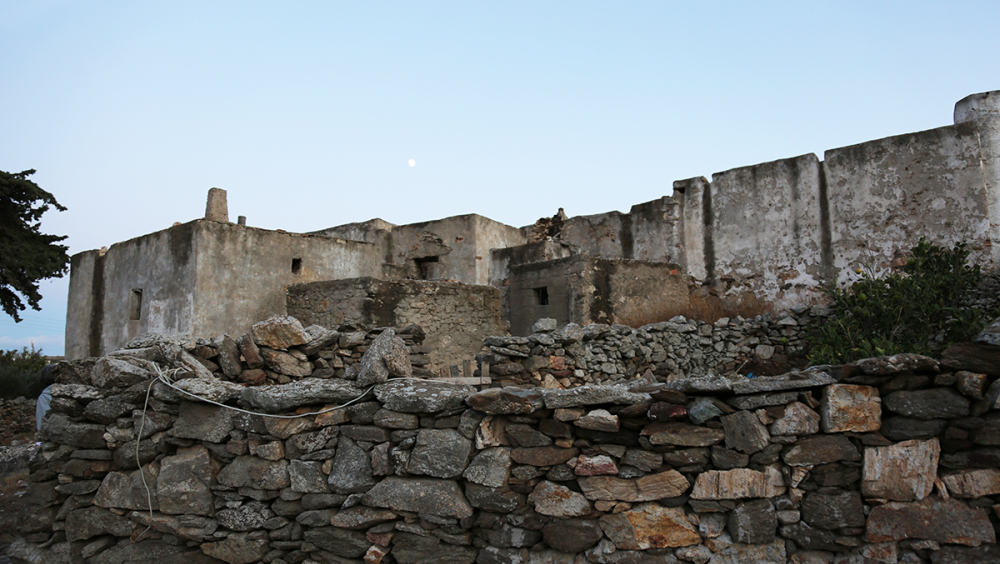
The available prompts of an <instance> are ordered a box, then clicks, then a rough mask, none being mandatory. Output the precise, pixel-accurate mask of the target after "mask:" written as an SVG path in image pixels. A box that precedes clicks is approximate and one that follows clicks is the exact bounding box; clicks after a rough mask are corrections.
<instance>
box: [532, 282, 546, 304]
mask: <svg viewBox="0 0 1000 564" xmlns="http://www.w3.org/2000/svg"><path fill="white" fill-rule="evenodd" d="M532 291H533V292H535V305H549V288H548V286H544V287H542V288H535V289H534V290H532Z"/></svg>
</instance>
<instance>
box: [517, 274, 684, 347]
mask: <svg viewBox="0 0 1000 564" xmlns="http://www.w3.org/2000/svg"><path fill="white" fill-rule="evenodd" d="M689 296H690V290H689V284H688V277H687V276H686V275H683V273H681V272H680V269H679V267H677V266H676V265H670V264H665V263H652V262H645V261H632V260H622V259H619V260H606V259H597V258H594V257H590V256H587V255H574V256H571V257H568V258H564V259H557V260H552V261H547V262H540V263H529V264H522V265H517V266H512V267H511V273H510V312H511V314H510V315H511V316H510V330H511V333H512V334H514V335H525V334H527V331H528V330H529V329H530V328H531V326H532V325H533V324H534V323H535V322H536V321H537V320H539V319H541V318H546V317H548V318H552V319H555V320H556V321H557V323H559V324H565V323H569V322H573V323H577V324H580V325H586V324H588V323H608V324H613V323H623V324H631V325H635V326H638V325H644V324H645V323H649V322H651V321H656V320H661V319H669V318H670V317H673V316H674V315H677V314H679V313H681V312H683V311H685V310H686V308H687V306H688V304H689ZM545 302H547V303H545Z"/></svg>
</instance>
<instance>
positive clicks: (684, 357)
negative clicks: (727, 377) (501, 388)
mask: <svg viewBox="0 0 1000 564" xmlns="http://www.w3.org/2000/svg"><path fill="white" fill-rule="evenodd" d="M828 313H829V310H828V309H827V308H822V307H818V306H817V307H812V308H806V307H802V308H796V309H795V310H793V311H787V312H783V313H781V314H777V315H771V314H766V315H759V316H756V317H755V318H753V319H743V318H742V317H736V318H732V319H730V318H722V319H719V320H717V321H715V322H714V323H706V322H704V321H697V320H693V319H686V318H684V317H675V318H673V319H671V320H670V321H665V322H661V323H653V324H650V325H644V326H642V327H640V328H638V329H635V328H632V327H628V326H626V325H604V324H598V323H594V324H590V325H586V326H583V327H581V326H579V325H576V324H568V325H566V326H564V327H562V328H559V329H556V327H555V326H554V324H552V323H551V320H549V322H546V321H545V320H542V321H541V322H540V323H538V324H536V326H535V328H534V329H533V332H532V334H531V335H529V336H527V337H509V336H492V337H488V338H487V339H486V340H485V348H484V351H483V353H482V354H480V355H479V357H477V358H478V359H479V361H480V363H483V362H488V363H489V364H490V375H491V377H492V378H493V379H494V380H495V381H499V382H501V383H503V384H509V385H518V386H537V385H542V384H543V383H544V382H546V381H550V382H551V381H556V382H558V383H559V384H560V385H562V386H566V387H569V386H580V385H583V384H609V383H616V382H621V381H625V380H632V379H635V378H639V377H642V376H644V375H645V373H646V371H647V370H648V371H651V372H652V373H653V375H654V376H655V377H656V379H657V380H658V381H672V380H676V379H680V378H686V377H697V376H705V375H711V374H733V375H735V373H736V372H742V373H744V374H746V373H754V374H760V373H761V372H763V373H768V374H773V373H775V371H776V370H777V371H780V368H781V367H785V368H786V369H787V367H788V366H789V364H788V363H789V360H791V361H792V362H795V361H796V359H798V360H801V357H802V356H803V355H804V354H805V352H806V351H807V350H808V347H809V341H808V338H809V335H810V332H811V331H812V330H813V328H814V327H815V326H816V325H817V323H820V322H822V321H823V320H824V319H825V318H826V316H827V315H828ZM740 377H742V376H740Z"/></svg>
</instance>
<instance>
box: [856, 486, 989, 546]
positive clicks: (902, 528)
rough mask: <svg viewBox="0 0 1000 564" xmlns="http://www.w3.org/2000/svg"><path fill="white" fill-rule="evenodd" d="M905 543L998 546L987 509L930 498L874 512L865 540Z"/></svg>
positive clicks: (877, 508) (869, 519)
mask: <svg viewBox="0 0 1000 564" xmlns="http://www.w3.org/2000/svg"><path fill="white" fill-rule="evenodd" d="M904 539H925V540H931V541H935V542H940V543H949V544H964V545H968V546H979V545H980V544H983V543H995V542H996V532H995V531H994V530H993V525H992V524H991V523H990V518H989V516H988V515H987V513H986V510H985V509H976V508H972V507H969V506H968V505H966V504H965V503H963V502H961V501H958V500H956V499H939V498H936V497H928V498H926V499H924V500H923V501H918V502H912V503H902V502H889V503H887V504H885V505H881V506H878V507H875V508H873V509H872V511H871V514H870V515H869V516H868V525H867V528H866V531H865V540H867V541H868V542H887V541H900V540H904Z"/></svg>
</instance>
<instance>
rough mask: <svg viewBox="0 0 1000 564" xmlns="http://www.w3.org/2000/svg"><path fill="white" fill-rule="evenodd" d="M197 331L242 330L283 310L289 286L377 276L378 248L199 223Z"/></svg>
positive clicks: (341, 241) (327, 239) (378, 266)
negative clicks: (286, 290) (286, 289)
mask: <svg viewBox="0 0 1000 564" xmlns="http://www.w3.org/2000/svg"><path fill="white" fill-rule="evenodd" d="M196 244H197V259H196V260H197V263H198V274H197V276H198V280H197V289H196V292H195V304H194V305H195V307H194V317H193V325H194V327H195V328H196V329H197V334H204V335H219V334H222V333H225V332H230V333H238V334H242V333H245V332H247V331H248V330H249V329H250V326H251V325H252V324H253V323H255V322H257V321H260V320H261V319H266V318H268V317H270V316H272V315H283V314H284V313H285V288H286V287H288V286H290V285H292V284H300V283H306V282H314V281H318V280H337V279H345V278H359V277H362V276H379V275H380V274H381V272H382V266H381V265H382V256H381V254H380V250H379V248H378V247H377V246H375V245H371V244H367V243H360V242H356V241H345V240H342V239H333V238H329V237H322V236H317V235H301V234H296V233H284V232H281V231H270V230H266V229H256V228H252V227H245V226H240V225H233V224H223V223H211V222H198V230H197V239H196Z"/></svg>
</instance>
